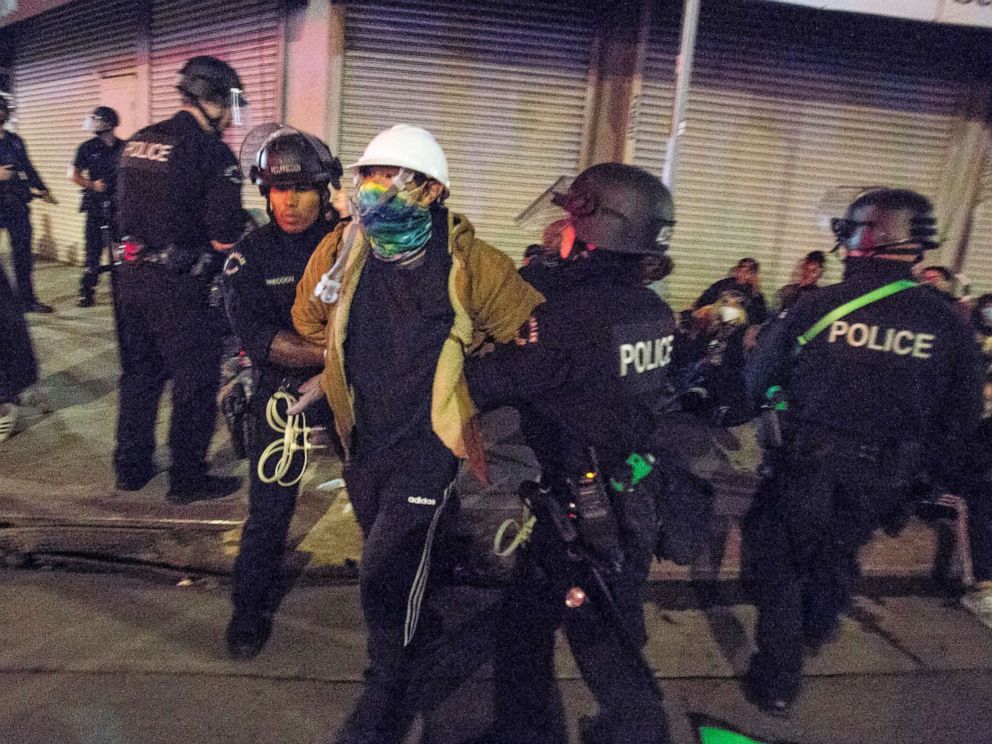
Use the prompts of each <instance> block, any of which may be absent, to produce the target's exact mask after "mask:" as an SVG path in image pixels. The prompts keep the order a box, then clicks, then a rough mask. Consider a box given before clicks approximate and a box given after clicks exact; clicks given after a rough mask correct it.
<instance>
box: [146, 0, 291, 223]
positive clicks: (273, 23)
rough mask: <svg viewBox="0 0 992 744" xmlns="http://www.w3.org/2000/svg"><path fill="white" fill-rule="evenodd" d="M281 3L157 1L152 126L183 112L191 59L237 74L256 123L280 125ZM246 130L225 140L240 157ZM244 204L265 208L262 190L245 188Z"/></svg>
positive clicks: (261, 0)
mask: <svg viewBox="0 0 992 744" xmlns="http://www.w3.org/2000/svg"><path fill="white" fill-rule="evenodd" d="M282 7H283V3H282V2H280V0H243V1H242V2H237V3H234V2H229V0H154V2H153V3H152V20H151V89H152V90H151V108H152V121H159V120H161V119H166V118H168V117H169V116H171V115H172V114H173V113H175V112H176V110H177V109H178V108H179V94H178V93H177V92H176V87H175V86H176V80H177V75H178V72H179V68H181V67H182V65H183V63H184V62H185V61H186V60H187V59H189V58H190V57H195V56H197V55H201V54H210V55H213V56H215V57H218V58H220V59H222V60H224V61H225V62H227V63H228V64H230V65H231V66H232V67H234V68H235V69H236V70H237V71H238V76H239V77H240V78H241V82H242V84H243V85H244V87H245V95H246V96H247V97H248V101H249V104H250V108H251V119H252V122H253V123H254V124H261V123H263V122H270V121H278V120H279V117H280V115H281V101H282V69H283V66H282V58H283V26H282ZM245 133H246V132H245V130H244V129H240V128H231V129H229V130H227V132H225V135H224V141H225V142H227V144H228V145H230V146H231V148H232V149H233V150H234V153H235V155H237V154H238V152H239V150H240V147H241V142H242V141H243V139H244V136H245ZM244 193H245V205H246V206H250V207H256V208H258V207H261V208H264V202H263V201H262V199H261V197H260V196H259V195H258V190H257V189H256V188H255V187H254V186H251V185H250V184H246V185H245V192H244Z"/></svg>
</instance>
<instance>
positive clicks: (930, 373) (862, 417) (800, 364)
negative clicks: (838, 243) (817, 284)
mask: <svg viewBox="0 0 992 744" xmlns="http://www.w3.org/2000/svg"><path fill="white" fill-rule="evenodd" d="M910 268H911V267H910V264H908V263H901V262H896V261H881V260H864V259H862V260H861V261H858V262H856V263H853V264H852V263H850V262H849V267H848V270H847V274H846V277H845V280H844V281H843V282H841V283H840V284H835V285H832V286H829V287H823V288H821V289H819V290H817V291H816V292H812V293H810V294H808V295H807V296H805V297H803V298H801V299H800V300H799V301H798V302H797V303H796V304H795V305H793V307H792V308H791V309H789V310H788V311H786V312H784V313H782V314H781V315H780V316H779V319H778V320H776V321H775V322H773V323H772V324H771V326H769V328H768V329H767V330H766V332H765V333H764V334H763V335H762V337H761V340H760V342H759V346H758V348H757V349H756V350H755V352H754V353H753V354H752V356H751V358H750V359H749V360H748V363H747V367H746V370H745V376H746V381H747V389H748V395H749V397H750V398H751V400H752V401H753V402H755V403H759V402H760V400H761V398H762V396H763V395H764V393H765V390H767V388H768V387H769V386H770V385H774V384H779V385H783V386H784V388H785V391H786V397H787V398H788V400H789V406H790V411H789V418H790V420H793V421H795V422H796V423H797V425H798V426H802V425H808V426H816V427H822V428H827V429H832V430H835V431H840V432H844V433H847V434H850V435H853V436H854V437H855V438H860V439H864V440H866V441H872V442H881V441H885V440H889V441H900V440H913V441H927V440H928V438H931V437H936V438H938V439H940V438H944V437H948V436H954V435H955V434H957V433H962V432H963V433H967V432H969V431H971V429H973V428H974V426H975V425H977V423H978V417H979V415H980V413H981V399H982V386H981V374H980V366H979V363H978V359H977V355H976V354H977V352H976V351H975V348H974V342H973V340H972V338H971V335H970V333H969V332H968V330H967V328H966V327H965V325H964V324H963V323H962V322H961V319H960V318H959V317H958V315H957V314H956V313H955V312H954V311H953V310H952V309H951V307H949V306H948V304H947V302H946V301H944V300H942V299H941V298H940V297H939V295H938V294H937V293H936V292H934V291H933V290H932V289H931V288H929V287H926V286H918V287H913V288H911V289H907V290H904V291H902V292H899V293H898V294H894V295H892V296H890V297H886V298H884V299H882V300H879V301H877V302H874V303H872V304H870V305H867V306H865V307H863V308H860V309H858V310H855V311H854V312H851V313H849V314H848V315H845V316H843V317H842V318H839V319H836V320H834V321H833V322H832V323H831V324H830V325H829V326H827V327H826V329H825V330H823V331H822V332H821V333H820V334H819V335H818V336H816V337H815V338H814V339H813V340H812V341H810V342H809V343H808V344H807V345H806V346H804V347H803V348H802V351H799V352H796V348H797V343H796V339H797V338H798V337H799V336H801V335H802V334H804V333H806V332H807V331H808V330H809V329H810V328H811V327H812V326H813V325H814V324H815V323H816V322H817V321H818V320H820V319H821V318H823V317H824V316H825V315H826V314H827V313H829V312H830V311H832V310H834V309H835V308H838V307H840V306H841V305H843V304H845V303H846V302H849V301H851V300H854V299H855V298H857V297H860V296H862V295H864V294H866V293H868V292H870V291H872V290H874V289H877V288H879V287H882V286H884V285H886V284H889V283H891V282H893V281H897V280H900V279H911V278H912V277H911V273H910Z"/></svg>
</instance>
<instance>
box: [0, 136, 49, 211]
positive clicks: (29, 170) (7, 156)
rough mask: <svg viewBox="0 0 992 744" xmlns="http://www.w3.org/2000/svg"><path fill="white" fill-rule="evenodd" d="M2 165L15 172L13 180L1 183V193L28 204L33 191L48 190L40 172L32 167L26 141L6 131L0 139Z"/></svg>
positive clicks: (0, 160) (0, 163)
mask: <svg viewBox="0 0 992 744" xmlns="http://www.w3.org/2000/svg"><path fill="white" fill-rule="evenodd" d="M0 165H8V166H10V167H11V169H12V170H13V172H14V177H13V178H12V179H10V180H8V181H0V193H2V194H5V195H8V196H11V197H13V198H15V199H16V200H18V201H21V202H24V203H27V202H29V201H31V189H37V190H38V191H47V190H48V187H47V186H45V182H44V181H42V180H41V176H39V175H38V171H36V170H35V169H34V166H33V165H31V160H30V159H29V158H28V149H27V147H25V146H24V140H22V139H21V138H20V137H18V136H17V135H16V134H14V133H13V132H8V131H7V130H6V129H5V130H3V137H0Z"/></svg>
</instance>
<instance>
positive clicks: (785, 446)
mask: <svg viewBox="0 0 992 744" xmlns="http://www.w3.org/2000/svg"><path fill="white" fill-rule="evenodd" d="M832 227H833V230H834V232H835V234H836V236H837V239H838V245H839V246H842V247H843V248H844V249H845V251H846V256H845V269H844V278H843V281H842V282H841V283H840V284H836V285H833V286H830V287H826V288H823V289H820V290H818V291H817V292H814V293H811V294H809V295H808V296H806V297H803V298H801V299H800V300H799V301H797V302H796V304H795V305H793V306H792V307H790V308H789V309H788V310H787V311H785V312H783V313H782V314H781V315H780V317H779V319H778V320H777V321H775V322H774V323H773V324H772V325H771V326H770V327H769V328H768V329H767V331H766V332H765V334H764V335H763V336H762V338H761V342H760V345H759V347H758V349H757V350H756V351H755V352H754V354H753V355H752V357H751V358H750V359H749V361H748V364H747V367H746V379H747V390H748V395H749V396H750V398H751V400H752V401H753V402H755V403H756V404H759V403H761V402H763V401H765V400H766V397H767V396H768V395H769V391H776V390H779V389H780V390H781V391H782V393H783V397H784V399H783V401H782V402H781V403H779V407H780V408H783V407H785V406H787V410H786V411H783V412H782V417H781V424H782V426H781V432H782V435H781V439H780V441H776V442H770V444H771V445H773V447H772V449H773V452H772V453H771V460H772V463H773V465H772V468H771V474H770V477H769V478H767V479H766V480H765V481H764V482H763V484H762V487H761V488H760V489H759V492H758V494H757V495H756V497H755V500H754V502H753V504H752V507H751V510H750V511H749V513H748V515H747V517H746V519H745V524H744V539H745V542H744V549H745V560H744V567H745V578H746V580H747V583H748V586H749V588H750V589H751V591H752V592H753V594H754V600H755V603H756V605H757V609H758V621H757V628H756V642H757V652H756V653H755V655H754V656H753V657H752V659H751V665H750V669H749V671H748V676H747V680H746V687H745V691H746V693H747V695H748V697H749V699H751V700H752V702H754V703H755V704H757V705H759V706H760V707H762V708H763V709H765V710H767V711H769V712H771V713H773V714H776V713H777V714H784V713H785V712H786V711H787V710H788V707H789V706H790V704H791V703H792V702H793V701H794V699H795V698H796V696H797V694H798V693H799V689H800V683H801V672H802V665H803V657H804V655H805V649H806V648H811V649H817V648H819V647H820V646H821V645H822V644H824V643H825V642H827V641H829V640H830V639H831V637H832V636H833V634H834V633H835V631H836V629H837V627H838V624H839V616H840V613H841V612H843V611H844V610H845V609H846V607H847V606H848V604H849V603H850V599H851V592H852V587H853V583H854V581H855V579H856V578H857V575H858V565H857V553H858V549H859V548H860V547H861V546H862V545H864V544H865V543H866V542H867V541H868V540H869V538H870V537H871V534H872V532H873V531H874V530H875V528H877V527H879V526H882V525H885V524H886V523H888V521H889V520H891V519H893V518H895V517H897V515H899V514H900V513H902V512H903V511H904V510H905V509H906V508H907V506H908V505H909V504H910V503H911V502H912V501H913V500H914V499H915V498H917V497H918V494H917V484H918V476H919V473H920V471H921V470H923V469H924V468H925V466H926V465H927V463H926V459H927V450H928V448H930V447H931V446H936V445H940V444H950V443H953V442H960V441H962V440H963V439H965V438H967V436H968V435H969V433H970V432H971V430H972V429H973V428H974V427H975V426H976V424H977V423H978V419H979V415H980V413H981V378H980V369H979V365H978V361H977V358H976V354H975V350H974V348H973V342H972V340H971V338H970V337H969V334H968V332H967V331H966V329H965V327H964V326H963V325H962V323H961V322H960V320H959V318H957V317H956V315H955V313H954V311H953V310H952V309H951V308H950V307H948V305H947V303H946V302H945V301H944V300H942V299H941V298H940V297H939V296H938V295H937V294H936V293H935V292H934V291H933V290H932V289H930V288H929V287H923V286H919V285H917V284H916V283H915V282H914V281H913V280H912V275H911V271H910V270H911V268H912V266H913V264H914V263H916V262H918V261H920V260H922V258H923V254H924V251H926V250H929V249H932V248H935V247H936V246H937V240H936V234H937V232H936V223H935V220H934V217H933V213H932V207H931V203H930V201H929V200H928V199H926V198H925V197H923V196H921V195H920V194H917V193H915V192H913V191H908V190H904V189H890V188H872V189H867V190H864V191H862V192H861V193H859V194H858V195H857V197H856V198H855V199H854V200H853V201H852V202H851V204H850V206H849V207H848V208H847V210H846V214H845V215H844V216H843V217H837V218H835V219H834V220H833V221H832ZM776 445H777V446H776ZM953 446H954V445H953V444H951V447H952V448H953Z"/></svg>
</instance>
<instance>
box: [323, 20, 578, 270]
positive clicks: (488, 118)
mask: <svg viewBox="0 0 992 744" xmlns="http://www.w3.org/2000/svg"><path fill="white" fill-rule="evenodd" d="M345 10H346V15H345V60H344V84H343V93H342V103H341V118H340V120H341V130H340V137H339V142H340V151H341V152H340V155H341V159H342V162H344V163H345V164H349V163H352V162H354V161H355V160H356V159H357V158H358V157H359V156H360V155H361V153H362V151H363V150H364V148H365V145H366V144H368V142H369V140H370V139H371V138H372V137H373V136H375V134H376V133H377V132H379V131H381V130H382V129H385V128H387V127H389V126H392V125H394V124H398V123H407V124H412V125H416V126H421V127H424V128H425V129H427V130H429V131H430V132H431V133H432V134H434V136H435V137H436V138H437V140H438V142H439V143H440V144H441V146H442V147H443V148H444V151H445V153H446V154H447V156H448V163H449V169H450V173H451V198H450V199H449V202H448V203H449V205H450V207H451V208H452V209H454V210H456V211H460V212H464V213H465V214H466V215H467V216H468V217H469V219H470V220H471V221H472V222H473V224H474V225H475V227H476V232H477V234H478V235H479V236H480V237H481V238H483V239H484V240H486V241H488V242H490V243H492V244H494V245H496V246H497V247H499V248H501V249H503V250H504V251H506V252H507V253H509V254H510V255H511V256H513V257H514V258H519V256H520V255H521V254H522V252H523V249H524V247H525V246H526V245H527V244H528V243H531V242H534V241H535V240H536V239H537V238H538V237H539V235H540V228H536V229H531V230H522V229H520V228H518V227H517V226H516V225H515V224H514V223H513V217H515V216H516V215H517V214H518V213H519V212H520V211H521V210H522V209H523V208H524V207H526V206H527V204H528V203H529V202H530V201H532V200H533V199H534V198H535V197H536V196H538V195H539V194H540V193H541V192H543V191H544V190H545V189H546V188H548V186H550V185H551V184H552V183H553V182H554V181H555V180H556V179H557V178H558V177H559V176H561V175H563V174H569V175H574V174H575V172H576V169H577V166H578V161H579V155H580V146H581V140H582V128H583V117H584V113H585V107H586V89H587V78H588V73H589V60H590V53H591V47H592V38H593V18H592V15H591V11H589V10H585V9H576V8H573V7H571V6H570V5H568V4H563V3H552V2H548V1H547V0H543V1H542V0H537V1H535V2H528V3H519V4H512V3H487V4H486V5H485V6H484V12H483V11H482V10H480V9H478V8H475V9H473V8H471V7H469V6H468V5H467V4H465V3H455V2H430V3H428V2H399V3H388V4H386V3H371V2H348V3H347V4H346V5H345Z"/></svg>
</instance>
